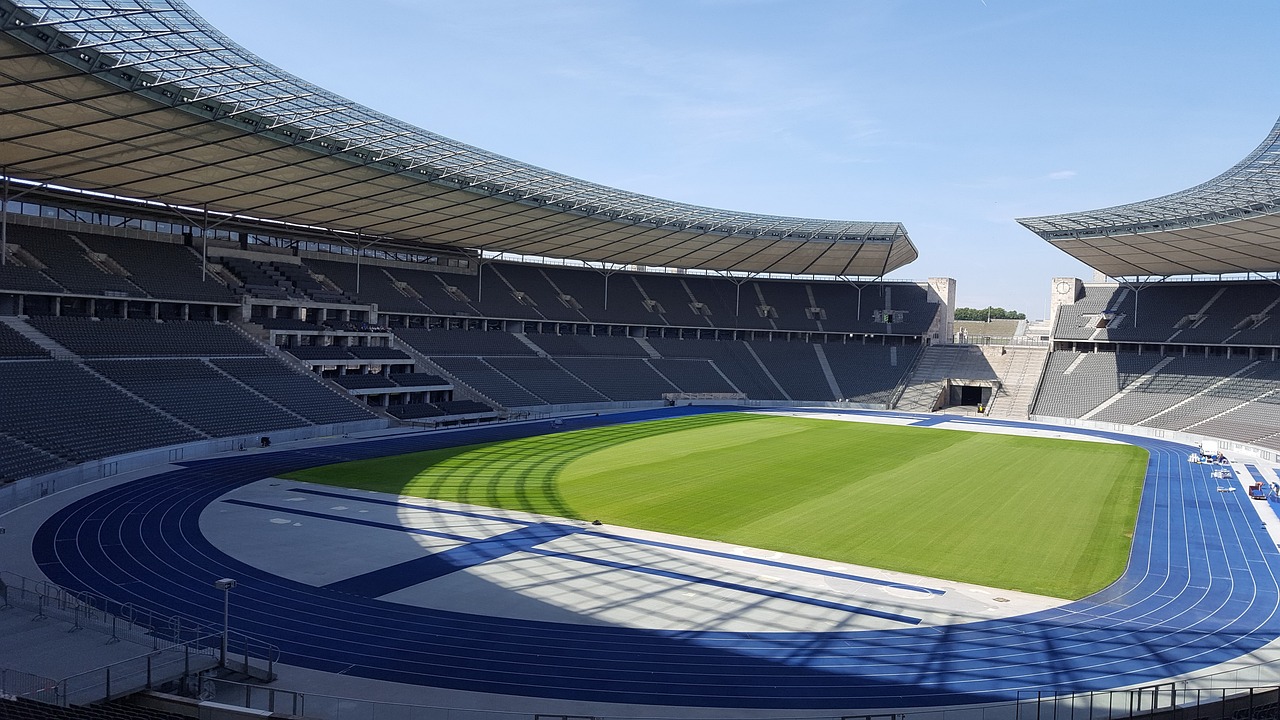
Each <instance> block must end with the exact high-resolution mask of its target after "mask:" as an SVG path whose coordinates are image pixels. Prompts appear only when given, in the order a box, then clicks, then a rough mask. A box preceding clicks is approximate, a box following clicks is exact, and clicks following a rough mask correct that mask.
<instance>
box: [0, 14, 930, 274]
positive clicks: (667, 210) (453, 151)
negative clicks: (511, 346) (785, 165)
mask: <svg viewBox="0 0 1280 720" xmlns="http://www.w3.org/2000/svg"><path fill="white" fill-rule="evenodd" d="M0 87H2V88H3V91H2V93H0V98H3V100H0V102H2V103H3V107H0V110H2V111H3V115H4V120H3V122H0V172H2V173H4V174H7V175H9V176H12V177H20V178H24V179H28V180H35V181H42V182H49V183H54V184H57V185H61V186H66V187H72V188H76V189H81V190H91V191H99V192H106V193H110V194H113V195H117V196H121V197H129V198H134V199H144V200H156V201H163V202H166V203H170V204H172V205H176V206H187V207H194V208H201V207H205V206H207V207H208V208H209V209H210V210H214V211H218V212H226V213H233V214H238V215H243V216H249V217H253V218H261V219H268V220H280V221H288V222H292V223H298V224H303V225H309V226H315V227H321V228H328V229H333V230H341V231H356V232H361V233H363V234H366V235H368V236H371V237H386V238H394V239H397V240H410V241H415V242H421V243H424V244H428V245H433V246H452V247H458V248H467V249H484V250H493V251H505V252H514V253H521V254H525V255H542V256H548V257H557V258H572V259H577V260H583V261H599V262H608V263H618V264H639V265H648V266H665V267H676V268H699V269H706V270H721V271H742V272H774V273H789V274H820V275H863V276H877V275H883V274H885V273H887V272H890V271H892V270H894V269H896V268H899V267H901V266H903V265H906V264H907V263H909V262H911V261H912V260H914V259H915V258H916V257H917V255H918V253H917V252H916V248H915V246H914V245H913V244H912V243H911V240H910V238H909V237H908V236H907V233H906V230H905V228H903V226H902V224H901V223H895V222H853V221H839V220H815V219H805V218H794V217H775V216H769V215H757V214H751V213H739V212H730V211H725V210H714V209H711V208H704V207H698V206H694V205H687V204H682V203H677V202H671V201H668V200H661V199H658V198H653V197H648V196H644V195H638V194H635V193H630V192H625V191H622V190H616V189H613V188H609V187H605V186H602V185H596V184H593V183H589V182H585V181H582V180H578V179H575V178H572V177H568V176H565V175H560V174H557V173H553V172H550V171H547V170H543V169H541V168H538V167H534V166H532V165H527V164H525V163H521V162H517V161H515V160H511V159H509V158H506V157H502V156H500V155H496V154H494V153H490V152H487V151H484V150H480V149H478V148H475V147H471V146H468V145H465V144H463V143H460V142H457V141H454V140H450V139H449V138H446V137H442V136H440V135H436V134H434V133H431V132H429V131H426V130H422V129H420V128H417V127H414V126H412V125H409V124H406V123H403V122H400V121H398V120H395V119H393V118H390V117H388V116H386V115H383V114H381V113H377V112H374V111H372V110H370V109H368V108H365V107H362V106H360V105H358V104H356V103H353V102H351V101H349V100H346V99H344V98H342V97H339V96H337V95H335V94H333V93H330V92H327V91H325V90H323V89H321V88H319V87H317V86H315V85H311V84H309V83H306V82H304V81H302V80H300V79H299V78H297V77H295V76H293V75H290V74H289V73H286V72H284V71H283V70H280V69H279V68H276V67H274V66H272V65H271V64H269V63H267V62H265V61H264V60H262V59H261V58H259V57H257V56H255V55H253V54H252V53H250V52H248V51H247V50H245V49H244V48H241V47H240V46H238V45H236V44H235V43H234V42H232V41H231V40H230V39H228V38H227V37H225V36H224V35H222V34H221V33H220V32H218V31H217V30H216V29H215V28H213V27H212V26H210V25H209V24H208V23H207V22H205V21H204V20H203V19H202V18H200V17H199V16H198V15H197V14H195V12H193V11H192V10H191V9H190V8H188V7H186V6H185V5H184V4H182V3H181V2H180V0H0Z"/></svg>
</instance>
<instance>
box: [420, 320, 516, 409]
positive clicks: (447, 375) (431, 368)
mask: <svg viewBox="0 0 1280 720" xmlns="http://www.w3.org/2000/svg"><path fill="white" fill-rule="evenodd" d="M523 339H525V340H526V341H527V340H528V338H523ZM396 341H397V342H396V344H397V346H398V347H397V349H398V350H402V351H404V352H405V353H406V354H407V355H408V356H409V357H411V358H413V362H414V364H415V366H416V368H417V370H418V371H419V372H422V371H423V369H424V368H425V369H426V371H427V372H430V373H431V374H432V375H439V376H440V377H442V378H444V379H446V380H448V381H449V382H451V383H453V392H454V395H455V397H454V399H455V400H457V399H463V400H475V401H477V402H482V403H487V404H488V405H489V406H490V407H495V408H502V409H504V410H505V409H506V405H503V404H502V403H500V402H498V401H497V400H494V399H493V398H491V397H489V396H488V395H485V394H484V393H482V392H480V391H479V390H477V389H475V388H474V387H473V386H471V385H469V384H467V383H465V382H463V381H462V378H459V377H458V376H457V375H454V374H453V373H451V372H449V371H448V370H445V369H444V367H443V366H441V365H439V364H438V363H436V362H435V361H433V360H432V359H431V358H429V357H427V356H426V355H423V354H422V352H421V351H419V350H418V348H416V347H414V346H413V345H411V344H410V343H407V342H401V341H400V339H399V338H396ZM459 390H461V391H462V395H463V396H464V397H463V398H458V397H457V394H458V391H459Z"/></svg>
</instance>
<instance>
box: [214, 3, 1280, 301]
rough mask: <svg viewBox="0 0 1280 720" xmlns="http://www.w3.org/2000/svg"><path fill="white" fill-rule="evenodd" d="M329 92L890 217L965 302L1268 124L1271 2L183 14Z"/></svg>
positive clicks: (696, 195) (592, 175) (650, 180)
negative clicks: (1034, 224)
mask: <svg viewBox="0 0 1280 720" xmlns="http://www.w3.org/2000/svg"><path fill="white" fill-rule="evenodd" d="M189 2H190V4H191V6H192V7H193V8H195V9H196V11H197V12H200V13H201V14H202V15H204V17H205V18H206V19H208V20H209V21H210V22H212V23H213V24H214V25H215V26H217V27H218V28H220V29H221V30H223V31H224V32H226V33H227V34H228V35H229V36H231V37H232V38H233V39H235V40H236V41H238V42H239V43H240V44H242V45H244V46H245V47H247V48H248V49H250V50H252V51H254V52H256V53H258V54H259V55H261V56H263V57H264V58H266V59H267V60H269V61H271V62H273V63H275V64H276V65H279V66H280V67H282V68H285V69H286V70H289V71H291V72H293V73H295V74H297V75H299V76H301V77H303V78H304V79H307V80H309V81H312V82H314V83H317V84H319V85H321V86H323V87H325V88H327V89H329V90H332V91H334V92H336V93H338V94H340V95H344V96H346V97H348V98H350V99H352V100H355V101H357V102H360V103H363V104H365V105H367V106H369V107H372V108H374V109H376V110H379V111H382V112H385V113H388V114H390V115H393V116H395V117H398V118H400V119H402V120H406V121H408V122H411V123H414V124H416V125H419V126H421V127H423V128H426V129H428V130H431V131H434V132H437V133H440V134H443V135H446V136H449V137H452V138H455V139H457V140H461V141H463V142H466V143H469V144H472V145H476V146H479V147H483V148H485V149H487V150H491V151H493V152H497V153H501V154H503V155H507V156H509V157H513V158H516V159H518V160H521V161H524V162H528V163H532V164H535V165H540V166H543V167H546V168H549V169H551V170H554V171H556V172H561V173H566V174H569V175H574V176H577V177H580V178H583V179H586V180H590V181H593V182H598V183H602V184H605V185H611V186H614V187H619V188H622V189H625V190H631V191H635V192H640V193H645V194H649V195H656V196H659V197H664V198H668V199H671V200H677V201H681V202H689V203H695V204H699V205H708V206H711V207H717V208H724V209H730V210H743V211H750V212H759V213H768V214H778V215H797V216H803V217H816V218H831V219H839V220H882V221H900V222H902V223H904V224H905V225H906V227H907V230H908V232H909V233H910V235H911V238H912V240H913V241H914V242H915V244H916V246H917V247H918V248H919V250H920V259H918V260H917V261H915V262H914V263H912V264H911V265H908V266H907V267H905V268H903V269H901V270H899V271H897V272H896V273H894V277H900V278H912V279H920V278H926V277H931V276H949V277H954V278H956V279H957V280H958V283H959V301H960V304H961V305H964V306H976V307H986V306H987V305H997V306H1003V307H1009V308H1016V309H1019V310H1023V311H1024V312H1026V313H1027V314H1028V315H1029V316H1031V317H1033V318H1036V317H1042V316H1044V314H1045V312H1046V305H1047V302H1048V291H1049V279H1050V278H1051V277H1054V276H1058V275H1074V276H1078V277H1083V278H1085V279H1088V278H1090V277H1091V276H1092V273H1091V271H1089V270H1088V269H1087V268H1085V267H1084V266H1083V265H1080V264H1079V263H1077V262H1076V261H1075V260H1073V259H1072V258H1070V257H1068V256H1067V255H1065V254H1063V253H1061V252H1059V251H1058V250H1055V249H1054V248H1052V247H1051V246H1049V245H1048V244H1047V243H1045V242H1044V241H1042V240H1040V239H1039V237H1037V236H1036V235H1034V234H1032V233H1031V232H1029V231H1027V230H1025V229H1023V228H1022V227H1021V226H1019V225H1018V224H1017V223H1016V222H1014V218H1016V217H1025V216H1031V215H1042V214H1054V213H1060V212H1071V211H1076V210H1090V209H1095V208H1100V207H1105V206H1110V205H1117V204H1122V203H1127V202H1133V201H1137V200H1142V199H1146V198H1149V197H1155V196H1158V195H1163V194H1166V193H1169V192H1174V191H1177V190H1181V189H1184V188H1187V187H1190V186H1192V185H1195V184H1197V183H1200V182H1203V181H1205V180H1208V179H1209V178H1211V177H1213V176H1214V175H1217V174H1218V173H1220V172H1222V171H1224V170H1226V169H1227V168H1229V167H1230V166H1231V165H1233V164H1234V163H1235V162H1236V161H1238V160H1239V159H1241V158H1242V157H1244V155H1245V154H1247V153H1248V152H1249V151H1250V150H1252V149H1253V148H1254V147H1255V146H1256V145H1257V144H1258V143H1259V142H1261V141H1262V139H1263V138H1264V137H1265V136H1266V134H1267V132H1268V131H1269V130H1270V128H1271V126H1272V124H1273V123H1274V122H1275V120H1276V118H1277V116H1278V115H1280V84H1277V83H1276V82H1275V81H1274V75H1275V73H1276V71H1277V69H1280V43H1277V42H1276V41H1275V38H1274V35H1275V31H1276V28H1280V3H1277V2H1274V0H1256V1H1239V2H1235V1H1230V0H1214V1H1210V0H1204V1H1201V0H1179V1H1177V2H1171V1H1170V2H1155V1H1136V0H1076V1H1066V0H1062V1H1059V0H1044V1H1042V2H1032V1H1031V0H1019V1H1016V2H1015V1H1014V0H985V2H984V0H933V1H929V2H926V1H924V0H897V1H890V0H874V1H872V0H868V1H862V0H847V1H845V2H839V1H836V0H810V1H806V0H790V1H783V0H525V1H522V2H517V1H515V0H467V2H444V1H439V2H434V1H431V2H429V1H427V0H363V2H359V3H350V2H342V3H339V2H330V1H328V0H271V1H270V2H261V1H257V2H249V1H248V0H189Z"/></svg>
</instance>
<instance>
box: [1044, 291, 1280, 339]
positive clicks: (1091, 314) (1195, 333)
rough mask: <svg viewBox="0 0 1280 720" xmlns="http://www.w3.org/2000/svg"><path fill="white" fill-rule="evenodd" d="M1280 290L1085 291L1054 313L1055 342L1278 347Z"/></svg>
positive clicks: (1279, 334)
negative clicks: (1055, 319)
mask: <svg viewBox="0 0 1280 720" xmlns="http://www.w3.org/2000/svg"><path fill="white" fill-rule="evenodd" d="M1272 314H1277V315H1280V286H1277V285H1275V284H1274V283H1266V282H1262V283H1259V282H1229V283H1216V282H1192V283H1159V284H1155V285H1151V286H1148V287H1145V288H1143V289H1141V290H1134V289H1131V288H1128V287H1116V286H1112V285H1104V286H1090V285H1086V286H1085V288H1084V295H1083V296H1082V297H1081V298H1079V299H1078V300H1077V301H1076V302H1075V303H1074V304H1071V305H1066V306H1064V307H1063V308H1062V309H1061V310H1059V312H1058V318H1057V322H1056V323H1055V326H1054V333H1053V336H1054V338H1055V339H1057V340H1093V341H1098V342H1145V343H1174V344H1232V345H1277V344H1280V322H1277V321H1276V320H1277V318H1274V317H1272Z"/></svg>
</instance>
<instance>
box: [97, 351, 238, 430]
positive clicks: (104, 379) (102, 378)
mask: <svg viewBox="0 0 1280 720" xmlns="http://www.w3.org/2000/svg"><path fill="white" fill-rule="evenodd" d="M76 364H77V365H79V366H80V369H81V370H84V371H85V372H87V373H89V374H90V375H92V376H94V377H95V378H97V379H98V381H99V382H101V383H103V384H105V385H108V386H110V387H112V388H115V389H116V390H119V391H120V392H122V393H124V394H125V395H128V396H129V397H131V398H133V399H134V400H137V401H138V402H140V403H142V404H143V405H146V406H147V407H149V408H151V409H152V410H154V411H155V412H157V413H159V414H160V415H163V416H164V417H166V418H168V419H169V420H172V421H173V422H175V423H177V424H179V425H181V426H182V427H184V428H186V429H187V430H190V431H191V432H193V433H195V434H196V435H199V436H200V437H202V438H212V437H213V435H210V434H209V433H207V432H205V431H203V430H201V429H200V428H198V427H196V426H195V425H192V424H191V423H188V422H186V421H185V420H183V419H182V418H180V417H178V416H177V415H174V414H173V413H170V412H169V411H168V410H165V409H164V408H162V407H160V406H159V405H156V404H155V403H153V402H151V401H150V400H147V399H146V398H144V397H142V396H141V395H138V394H137V393H135V392H133V391H132V390H130V389H129V388H127V387H125V386H124V385H121V384H119V383H117V382H116V381H114V380H112V379H111V378H109V377H107V376H106V375H103V374H102V373H100V372H98V371H97V370H96V369H94V368H93V367H91V366H90V365H89V364H88V363H84V362H78V363H76Z"/></svg>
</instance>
